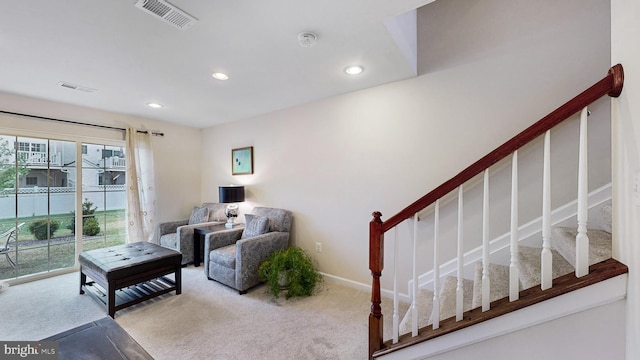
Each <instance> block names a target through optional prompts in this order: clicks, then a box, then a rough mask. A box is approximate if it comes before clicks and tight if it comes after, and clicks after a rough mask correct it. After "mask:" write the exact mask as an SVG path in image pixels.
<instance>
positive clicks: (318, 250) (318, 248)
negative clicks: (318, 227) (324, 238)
mask: <svg viewBox="0 0 640 360" xmlns="http://www.w3.org/2000/svg"><path fill="white" fill-rule="evenodd" d="M316 252H319V253H321V252H322V243H321V242H317V243H316Z"/></svg>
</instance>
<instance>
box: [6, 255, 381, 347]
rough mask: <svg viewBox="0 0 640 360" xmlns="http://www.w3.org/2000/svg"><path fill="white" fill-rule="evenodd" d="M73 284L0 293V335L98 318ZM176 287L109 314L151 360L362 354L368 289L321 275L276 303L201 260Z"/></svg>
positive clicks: (36, 334)
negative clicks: (310, 287)
mask: <svg viewBox="0 0 640 360" xmlns="http://www.w3.org/2000/svg"><path fill="white" fill-rule="evenodd" d="M77 286H78V274H77V273H73V274H67V275H62V276H57V277H55V278H51V279H46V280H40V281H36V282H32V283H27V284H22V285H15V286H12V287H10V288H9V289H7V290H6V291H4V292H2V293H0V304H2V309H3V316H2V321H1V322H0V340H5V341H8V340H38V339H42V338H45V337H48V336H51V335H53V334H56V333H58V332H61V331H65V330H68V329H70V328H73V327H75V326H78V325H81V324H84V323H86V322H89V321H93V320H96V319H99V318H101V317H104V316H105V309H104V308H103V307H102V306H100V305H99V304H98V303H97V302H96V301H95V300H94V299H92V298H90V297H89V296H87V295H78V288H77ZM182 291H183V292H182V294H181V295H178V296H176V295H173V294H167V295H163V296H162V297H160V298H157V299H152V300H149V301H147V302H144V303H142V304H138V305H135V306H133V307H130V308H127V309H124V310H121V311H119V312H117V313H116V321H117V322H118V323H119V324H120V325H121V326H122V327H123V328H124V329H125V330H126V331H127V332H128V333H129V334H130V335H131V336H132V337H133V338H134V339H136V341H138V342H139V343H140V345H142V346H143V347H144V348H145V349H146V350H147V351H148V352H149V353H150V354H151V355H152V356H153V357H154V358H155V359H172V360H174V359H186V358H192V359H225V360H227V359H366V358H367V337H368V314H369V308H370V300H369V299H370V294H369V293H368V292H364V291H360V290H356V289H353V288H350V287H346V286H342V285H338V284H336V283H333V282H331V281H328V280H325V281H324V283H323V284H322V286H321V287H320V288H319V289H318V292H317V294H315V295H314V296H312V297H308V298H302V299H293V300H288V301H287V300H285V299H284V298H281V299H280V300H279V301H277V302H275V301H273V300H272V299H271V297H270V295H268V294H267V293H266V289H265V288H264V287H262V286H261V287H257V288H254V289H253V290H251V291H249V292H248V293H247V294H245V295H242V296H241V295H238V293H237V292H236V291H234V290H232V289H230V288H227V287H225V286H223V285H220V284H218V283H216V282H213V281H209V280H207V279H206V277H205V275H204V274H203V270H202V267H199V268H193V267H187V268H183V290H182ZM386 303H388V301H387V302H386ZM385 305H387V304H385ZM386 307H387V306H385V308H386ZM385 313H387V314H389V313H390V309H385ZM385 320H387V319H385ZM385 330H387V331H389V330H390V326H388V325H387V326H386V329H385ZM387 331H385V332H387ZM387 338H388V335H387Z"/></svg>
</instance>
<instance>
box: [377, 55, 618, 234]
mask: <svg viewBox="0 0 640 360" xmlns="http://www.w3.org/2000/svg"><path fill="white" fill-rule="evenodd" d="M623 82H624V73H623V69H622V65H620V64H618V65H615V66H613V67H612V68H610V69H609V72H608V73H607V76H606V77H604V78H603V79H602V80H600V81H598V82H597V83H595V84H594V85H593V86H591V87H590V88H588V89H587V90H585V91H583V92H582V93H581V94H579V95H578V96H576V97H574V98H573V99H571V100H569V101H567V102H566V103H565V104H564V105H562V106H560V107H559V108H557V109H556V110H554V111H553V112H551V113H550V114H549V115H547V116H545V117H543V118H542V119H540V120H538V121H537V122H536V123H535V124H533V125H531V126H529V127H528V128H527V129H526V130H524V131H523V132H521V133H520V134H518V135H516V136H514V137H513V138H511V140H508V141H507V142H505V143H504V144H502V145H501V146H500V147H498V148H497V149H495V150H493V151H492V152H490V153H489V154H487V155H486V156H484V157H483V158H482V159H480V160H478V161H476V162H475V163H473V164H472V165H471V166H469V167H468V168H466V169H464V170H462V172H460V173H459V174H458V175H456V176H454V177H453V178H451V179H449V180H448V181H446V182H445V183H443V184H442V185H440V186H438V187H437V188H435V189H434V190H432V191H431V192H429V193H428V194H426V195H425V196H423V197H421V198H420V199H418V200H417V201H415V202H414V203H413V204H411V205H409V206H407V207H406V208H404V209H403V210H402V211H400V212H399V213H397V214H395V215H393V216H392V217H390V218H389V219H388V220H386V221H384V222H383V224H382V231H383V232H387V231H389V230H390V229H393V228H394V227H395V226H396V225H398V224H400V223H401V222H403V221H404V220H406V219H408V218H410V217H412V216H413V214H415V213H417V212H418V211H421V210H422V209H424V208H426V207H427V206H429V205H431V204H432V203H434V202H435V201H436V200H437V199H440V198H441V197H443V196H445V195H447V194H448V193H449V192H451V191H453V190H455V189H456V188H458V186H460V185H462V184H464V183H465V182H467V181H468V180H470V179H471V178H472V177H474V176H476V175H478V174H479V173H481V172H482V171H484V170H485V169H487V168H489V167H490V166H491V165H493V164H495V163H497V162H498V161H500V160H502V159H504V158H505V157H507V156H509V155H510V154H511V153H513V152H514V151H516V150H518V149H519V148H521V147H522V146H524V145H526V144H528V143H529V142H531V141H532V140H533V139H535V138H537V137H538V136H540V135H542V134H544V133H545V132H546V131H547V130H549V129H551V128H552V127H554V126H556V125H558V124H559V123H561V122H563V121H564V120H566V119H568V118H569V117H571V116H572V115H573V114H575V113H577V112H578V111H580V110H582V108H584V107H585V106H587V105H589V104H591V103H592V102H594V101H596V100H597V99H599V98H601V97H602V96H604V95H609V96H611V97H618V96H620V92H622V84H623Z"/></svg>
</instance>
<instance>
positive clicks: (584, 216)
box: [576, 107, 589, 277]
mask: <svg viewBox="0 0 640 360" xmlns="http://www.w3.org/2000/svg"><path fill="white" fill-rule="evenodd" d="M587 116H589V110H588V109H587V108H586V107H585V108H584V109H582V112H581V113H580V147H579V159H578V234H577V235H576V277H581V276H585V275H587V274H588V273H589V237H588V236H587V221H588V218H589V216H588V204H587V202H588V192H589V190H588V189H589V171H588V166H587V164H588V156H587V155H588V154H587V147H588V146H587V145H588V142H587Z"/></svg>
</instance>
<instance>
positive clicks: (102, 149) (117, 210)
mask: <svg viewBox="0 0 640 360" xmlns="http://www.w3.org/2000/svg"><path fill="white" fill-rule="evenodd" d="M82 146H83V154H82V158H83V170H82V198H83V236H82V243H83V245H82V248H83V250H91V249H98V248H102V247H107V246H113V245H120V244H124V243H125V242H126V239H125V237H124V236H120V233H121V230H119V229H120V228H121V227H122V223H123V222H124V221H125V220H124V219H125V202H124V192H125V185H124V182H125V179H126V176H125V170H126V165H125V152H124V148H123V147H118V146H107V145H99V144H83V145H82ZM84 149H86V151H85V150H84Z"/></svg>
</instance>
